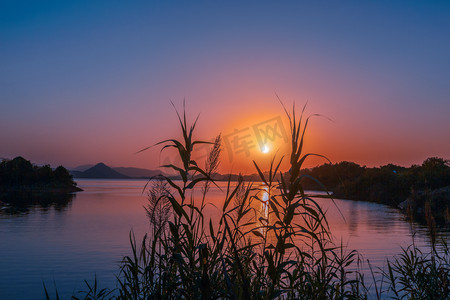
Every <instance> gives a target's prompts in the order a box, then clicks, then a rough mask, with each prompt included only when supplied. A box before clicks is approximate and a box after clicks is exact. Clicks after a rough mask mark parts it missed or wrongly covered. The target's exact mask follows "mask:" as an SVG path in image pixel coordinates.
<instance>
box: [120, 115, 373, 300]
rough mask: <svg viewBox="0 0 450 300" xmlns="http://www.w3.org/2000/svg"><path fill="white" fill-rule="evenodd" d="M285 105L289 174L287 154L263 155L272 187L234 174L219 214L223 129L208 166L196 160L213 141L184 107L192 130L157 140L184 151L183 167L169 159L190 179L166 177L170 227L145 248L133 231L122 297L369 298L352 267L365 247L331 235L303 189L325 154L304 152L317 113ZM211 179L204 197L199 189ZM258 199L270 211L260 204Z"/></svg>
mask: <svg viewBox="0 0 450 300" xmlns="http://www.w3.org/2000/svg"><path fill="white" fill-rule="evenodd" d="M285 111H286V116H287V118H288V119H289V123H290V133H291V153H290V157H289V158H288V159H289V165H290V171H289V173H288V174H287V173H285V172H282V171H281V170H280V166H281V164H282V162H283V160H284V159H285V157H284V156H282V157H279V158H276V157H274V158H273V159H272V162H271V165H270V168H269V170H268V172H263V170H261V169H260V167H259V165H258V163H257V162H255V161H254V166H255V169H256V170H257V172H258V174H259V180H260V181H261V182H262V183H263V185H262V186H259V185H256V184H252V183H245V182H244V181H243V180H238V182H237V183H235V184H234V183H232V182H231V181H228V185H227V188H226V193H225V199H224V201H223V206H222V208H221V213H220V219H219V222H213V221H212V220H211V219H206V217H205V215H204V208H205V199H207V193H208V187H209V185H210V184H215V182H214V180H213V178H212V174H213V171H214V170H215V169H216V168H217V165H218V157H219V155H218V154H219V153H220V147H219V145H220V137H218V138H217V139H216V142H215V143H214V146H213V147H212V150H211V154H210V155H209V157H208V159H207V163H206V166H205V168H201V167H200V163H199V162H196V161H195V160H194V159H193V158H192V153H193V151H194V150H195V148H196V147H197V145H199V144H203V143H206V142H204V141H197V140H195V139H194V130H195V126H196V122H197V120H196V121H195V122H194V123H193V124H192V125H189V124H188V122H187V118H186V114H185V112H183V114H182V115H180V114H179V113H178V112H177V115H178V119H179V123H180V127H181V133H182V137H183V138H182V139H181V140H176V139H170V140H165V141H163V142H161V143H158V144H157V145H162V149H163V150H164V149H166V148H175V149H176V151H177V153H178V155H179V157H180V159H181V164H180V165H179V166H175V165H165V166H163V167H164V168H167V169H170V170H171V171H175V172H177V173H178V174H179V177H180V178H181V183H180V182H176V181H173V180H172V179H170V178H168V177H163V179H164V180H165V182H166V183H167V184H168V185H169V186H170V187H171V189H170V192H169V193H167V199H168V201H169V202H170V205H171V209H172V210H173V215H172V217H171V218H170V220H168V225H169V226H168V228H169V230H168V231H167V232H166V231H162V230H156V231H154V233H155V234H154V235H153V236H152V237H151V239H148V238H147V237H145V238H144V240H143V241H142V243H141V244H140V246H139V247H138V245H137V243H136V241H135V239H134V236H133V235H131V236H130V241H131V244H132V253H133V255H132V256H127V257H125V258H124V260H123V262H122V269H121V270H122V275H121V276H119V281H120V289H119V293H120V295H119V298H124V299H129V298H130V299H147V298H155V299H173V298H184V299H216V298H223V299H275V298H285V299H344V298H352V299H360V298H364V297H365V294H364V291H365V290H364V286H362V285H361V284H360V281H359V280H357V276H356V274H353V273H352V272H350V271H348V270H347V268H348V266H349V265H351V264H353V262H354V261H355V252H354V251H352V252H350V253H347V254H346V253H345V251H344V249H343V248H342V247H335V246H334V245H333V244H332V243H331V242H330V240H331V236H330V232H329V227H328V223H327V221H326V217H325V214H324V212H323V211H322V210H321V208H320V206H319V205H318V204H317V203H316V202H315V201H314V199H313V198H312V197H311V195H308V194H307V193H306V191H305V190H304V189H303V187H302V180H303V178H304V177H305V176H306V175H301V173H300V170H301V168H302V166H303V164H304V162H305V161H306V160H307V159H308V157H310V156H313V155H317V154H312V153H306V154H305V153H303V147H304V139H305V134H306V129H307V126H308V122H309V119H310V118H309V117H308V118H306V119H305V117H304V110H303V111H302V114H301V115H300V118H297V116H296V115H295V109H293V110H292V113H288V111H287V110H286V109H285ZM319 156H320V155H319ZM277 176H278V177H279V178H281V179H280V180H278V181H277V180H275V178H276V177H277ZM201 182H203V185H202V198H201V201H199V200H198V199H196V197H195V193H194V192H193V191H194V189H195V188H196V187H197V186H198V185H199V184H200V183H201ZM255 203H256V204H261V207H263V208H264V211H265V213H263V214H261V212H257V211H256V210H255V209H254V206H255ZM215 224H216V225H215ZM156 244H160V245H161V247H156ZM352 276H353V278H351V277H352ZM361 295H362V296H361Z"/></svg>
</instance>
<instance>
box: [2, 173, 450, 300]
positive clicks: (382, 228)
mask: <svg viewBox="0 0 450 300" xmlns="http://www.w3.org/2000/svg"><path fill="white" fill-rule="evenodd" d="M145 183H146V181H145V180H87V179H85V180H78V185H79V186H80V187H81V188H83V189H84V191H83V192H80V193H77V194H76V196H75V197H74V198H73V199H72V200H71V201H70V202H69V203H66V204H64V203H59V204H56V205H52V206H49V207H45V208H43V207H41V206H34V207H31V208H30V209H29V210H28V211H22V212H16V213H14V214H11V213H7V212H6V210H2V211H0V298H1V299H44V298H45V297H44V296H45V295H44V289H43V282H44V283H45V285H46V286H47V289H48V290H49V291H50V294H53V295H52V296H54V286H55V284H56V286H57V288H58V292H59V294H60V296H61V298H62V299H69V298H70V296H71V295H72V294H75V293H76V292H77V291H79V290H80V289H84V282H83V281H84V280H85V279H87V280H88V281H93V279H94V277H95V276H96V277H97V280H98V281H99V285H100V287H101V288H103V287H109V288H115V276H116V275H118V270H119V261H120V260H121V258H122V257H123V256H124V255H127V254H129V249H130V247H129V233H130V230H133V231H134V233H135V235H136V237H137V239H138V240H140V239H141V238H142V236H143V235H144V234H145V233H146V232H149V231H150V230H149V223H148V220H147V217H146V215H145V210H144V209H143V206H144V205H145V204H146V201H147V199H146V195H145V193H144V194H143V193H142V190H143V187H144V186H145ZM219 185H222V186H224V187H225V186H226V184H225V183H220V184H219ZM224 190H225V188H224ZM209 199H210V201H211V202H213V203H214V204H216V205H218V206H219V207H220V205H221V204H222V203H223V199H224V192H222V191H221V190H219V189H218V188H212V189H211V192H210V197H209ZM317 201H318V202H319V203H320V205H321V206H322V208H323V209H324V210H326V211H327V216H328V222H329V225H330V228H331V231H332V234H333V236H334V238H335V240H336V241H337V242H339V241H342V242H343V244H344V245H347V247H348V249H349V250H350V249H356V250H358V252H359V253H360V254H361V255H363V257H364V260H367V259H369V260H370V263H371V265H372V267H373V268H376V267H380V268H382V267H384V266H385V264H386V258H390V257H392V256H393V255H396V254H399V253H400V252H401V247H406V246H408V245H410V244H411V242H412V232H416V234H415V243H416V244H417V245H419V246H420V247H423V248H426V247H427V245H428V244H429V239H428V237H427V235H426V230H425V228H424V227H422V226H419V225H415V226H414V229H411V226H410V224H409V223H408V222H405V221H404V217H403V216H402V215H401V214H400V213H399V212H398V211H397V210H396V209H393V208H389V207H387V206H383V205H379V204H374V203H368V202H356V201H351V200H335V203H336V205H337V206H338V207H339V210H340V211H341V213H342V215H343V216H342V215H341V214H339V212H338V211H337V209H336V207H335V206H334V204H333V203H331V201H330V200H327V199H317ZM207 214H208V215H209V216H212V217H214V216H216V215H217V214H218V209H216V208H215V207H214V206H213V205H210V206H208V207H207ZM441 235H443V236H444V237H445V238H446V239H447V240H448V238H449V237H450V235H449V232H441ZM363 269H364V270H365V272H367V271H368V267H367V266H364V268H363ZM366 278H368V277H367V276H366ZM369 282H371V281H369Z"/></svg>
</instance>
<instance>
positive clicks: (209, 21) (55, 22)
mask: <svg viewBox="0 0 450 300" xmlns="http://www.w3.org/2000/svg"><path fill="white" fill-rule="evenodd" d="M242 2H244V3H242ZM242 2H241V1H239V2H233V1H227V2H224V1H196V2H193V3H187V2H182V1H164V2H163V1H137V2H133V3H130V2H125V1H2V2H1V4H0V40H1V41H0V43H1V44H0V61H1V68H0V104H1V110H0V126H1V127H0V128H1V129H2V130H1V132H0V145H1V147H0V157H9V158H10V157H14V156H16V155H23V156H24V157H26V158H28V159H31V160H32V161H35V162H37V163H51V164H52V165H58V164H63V165H66V166H75V165H77V164H84V163H96V162H98V161H104V162H105V163H108V164H111V165H117V166H119V165H133V166H141V167H154V166H157V164H158V162H157V160H156V158H154V157H156V156H157V154H156V153H155V154H154V155H153V154H149V155H150V157H149V156H136V155H133V154H132V153H133V152H134V151H135V150H137V149H140V148H142V147H144V146H147V145H148V144H152V143H154V142H157V141H159V140H161V139H164V138H167V137H168V136H172V135H174V134H176V130H177V128H176V119H175V114H174V113H173V109H172V107H171V105H170V102H169V100H173V101H174V103H176V104H177V105H181V103H182V101H183V99H184V98H186V101H187V107H188V112H189V113H190V114H191V115H192V116H195V115H196V114H197V113H201V118H200V123H199V135H201V136H207V137H208V138H209V137H211V136H214V135H215V134H217V133H218V132H222V133H226V132H229V131H231V130H232V129H233V128H235V127H239V126H246V124H248V122H251V121H248V120H250V119H251V120H256V119H255V118H257V117H258V116H261V118H264V117H266V116H267V117H270V116H273V115H280V114H282V110H281V109H280V105H279V104H278V102H277V100H276V97H275V92H276V93H278V94H279V95H280V96H281V97H282V98H283V99H284V100H285V101H286V102H287V103H291V102H292V101H293V100H295V101H296V103H297V104H299V106H300V105H302V104H303V103H305V102H306V101H308V111H309V112H311V113H321V114H324V115H326V116H329V117H330V118H332V119H333V121H334V123H328V122H324V121H318V122H316V123H315V125H314V126H315V127H313V128H312V129H311V130H312V132H313V136H314V137H312V138H311V149H312V150H314V151H316V152H319V153H324V154H326V155H328V156H329V157H330V158H331V159H332V160H334V161H340V160H352V161H356V162H358V163H361V164H368V165H381V164H386V163H389V162H392V163H398V164H402V165H409V164H412V163H421V161H422V160H423V159H425V158H426V157H428V156H441V157H445V158H450V142H449V141H448V140H449V139H448V136H449V131H450V124H449V121H448V115H449V114H450V83H449V78H450V55H449V53H450V35H449V34H448V33H449V32H450V3H449V2H446V1H426V2H425V1H377V2H370V3H369V2H360V1H339V2H337V1H333V2H332V1H314V2H306V1H283V2H282V3H278V2H274V1H242Z"/></svg>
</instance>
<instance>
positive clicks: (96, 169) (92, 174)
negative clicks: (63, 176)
mask: <svg viewBox="0 0 450 300" xmlns="http://www.w3.org/2000/svg"><path fill="white" fill-rule="evenodd" d="M71 173H72V175H73V176H74V177H76V178H103V179H127V178H130V177H128V176H126V175H124V174H121V173H119V172H117V171H116V170H114V169H113V168H110V167H108V166H107V165H105V164H104V163H98V164H96V165H95V166H93V167H92V168H89V169H87V170H86V171H84V172H79V171H72V172H71Z"/></svg>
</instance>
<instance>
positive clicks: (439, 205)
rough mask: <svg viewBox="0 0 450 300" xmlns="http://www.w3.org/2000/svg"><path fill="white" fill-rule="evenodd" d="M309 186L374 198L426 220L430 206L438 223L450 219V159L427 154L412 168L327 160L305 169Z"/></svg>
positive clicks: (339, 195) (335, 193)
mask: <svg viewBox="0 0 450 300" xmlns="http://www.w3.org/2000/svg"><path fill="white" fill-rule="evenodd" d="M303 173H304V174H307V175H309V176H311V177H313V178H315V179H317V180H318V181H320V182H321V184H322V185H318V184H317V182H316V181H314V180H310V179H308V178H305V180H304V182H303V184H304V186H305V188H307V189H321V188H322V187H323V186H325V187H326V189H327V190H329V191H331V192H333V196H334V197H336V198H343V199H351V200H363V201H371V202H377V203H382V204H387V205H389V206H393V207H398V208H401V209H402V210H403V211H404V212H405V213H406V214H407V215H408V217H410V218H413V219H414V220H419V221H422V222H425V221H426V220H425V218H426V211H427V210H429V211H431V212H432V213H433V216H434V218H435V220H436V222H437V223H438V224H441V225H445V224H449V223H450V165H449V161H447V160H445V159H443V158H438V157H430V158H427V159H426V160H425V161H424V162H423V163H422V165H413V166H411V167H409V168H405V167H401V166H396V165H393V164H388V165H386V166H382V167H379V168H376V167H374V168H367V167H365V166H360V165H358V164H356V163H352V162H346V161H344V162H340V163H336V164H332V163H326V164H323V165H321V166H318V167H315V168H312V169H306V170H303Z"/></svg>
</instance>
